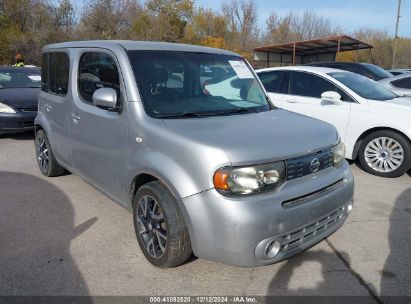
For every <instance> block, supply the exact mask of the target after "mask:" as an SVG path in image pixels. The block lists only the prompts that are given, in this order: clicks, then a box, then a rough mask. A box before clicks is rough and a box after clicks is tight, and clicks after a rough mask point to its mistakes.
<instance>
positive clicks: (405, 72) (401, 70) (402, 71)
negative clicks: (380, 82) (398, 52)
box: [387, 69, 411, 76]
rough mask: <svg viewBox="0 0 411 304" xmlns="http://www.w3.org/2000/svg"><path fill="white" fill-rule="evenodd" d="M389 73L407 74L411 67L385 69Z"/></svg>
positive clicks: (395, 74)
mask: <svg viewBox="0 0 411 304" xmlns="http://www.w3.org/2000/svg"><path fill="white" fill-rule="evenodd" d="M387 72H389V73H390V74H392V75H394V76H398V75H402V74H409V73H411V69H392V70H387Z"/></svg>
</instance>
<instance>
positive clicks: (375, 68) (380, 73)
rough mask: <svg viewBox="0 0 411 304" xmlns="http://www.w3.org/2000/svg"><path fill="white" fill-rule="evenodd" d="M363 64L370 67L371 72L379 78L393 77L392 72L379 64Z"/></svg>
mask: <svg viewBox="0 0 411 304" xmlns="http://www.w3.org/2000/svg"><path fill="white" fill-rule="evenodd" d="M362 65H363V66H365V67H366V68H367V69H369V70H370V71H371V72H373V73H374V74H375V75H377V76H378V77H379V79H377V80H380V79H384V78H388V77H392V76H393V75H392V74H391V73H390V72H387V71H386V70H384V69H383V68H380V67H379V66H377V65H375V64H371V63H363V64H362Z"/></svg>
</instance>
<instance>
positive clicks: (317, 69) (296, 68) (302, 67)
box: [256, 65, 351, 75]
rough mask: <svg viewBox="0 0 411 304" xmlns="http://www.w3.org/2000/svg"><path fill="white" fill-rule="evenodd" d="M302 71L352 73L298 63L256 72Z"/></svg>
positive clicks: (321, 73) (322, 73)
mask: <svg viewBox="0 0 411 304" xmlns="http://www.w3.org/2000/svg"><path fill="white" fill-rule="evenodd" d="M279 70H282V71H302V72H311V73H315V74H320V75H325V74H328V73H332V72H341V73H351V72H348V71H344V70H339V69H333V68H326V67H317V66H309V65H297V66H286V67H275V68H265V69H259V70H257V71H256V72H257V73H261V72H268V71H279Z"/></svg>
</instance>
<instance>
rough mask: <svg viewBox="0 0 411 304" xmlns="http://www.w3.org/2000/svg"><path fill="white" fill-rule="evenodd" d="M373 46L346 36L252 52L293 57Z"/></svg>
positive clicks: (276, 46) (290, 43)
mask: <svg viewBox="0 0 411 304" xmlns="http://www.w3.org/2000/svg"><path fill="white" fill-rule="evenodd" d="M373 47H374V46H373V45H371V44H368V43H366V42H364V41H361V40H358V39H355V38H352V37H350V36H347V35H338V36H329V37H325V38H320V39H312V40H303V41H295V42H289V43H282V44H275V45H267V46H262V47H258V48H255V49H254V52H257V51H259V52H270V53H278V54H288V55H292V57H293V60H292V62H293V65H294V64H295V56H309V55H319V54H328V53H339V52H344V51H353V50H362V49H371V48H373Z"/></svg>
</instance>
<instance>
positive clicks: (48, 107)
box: [44, 104, 53, 112]
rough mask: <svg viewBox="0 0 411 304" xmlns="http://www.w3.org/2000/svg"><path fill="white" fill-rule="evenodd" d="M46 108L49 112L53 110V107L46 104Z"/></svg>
mask: <svg viewBox="0 0 411 304" xmlns="http://www.w3.org/2000/svg"><path fill="white" fill-rule="evenodd" d="M44 107H45V108H46V111H47V112H50V110H51V109H52V108H53V107H52V106H51V105H48V104H45V105H44Z"/></svg>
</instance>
